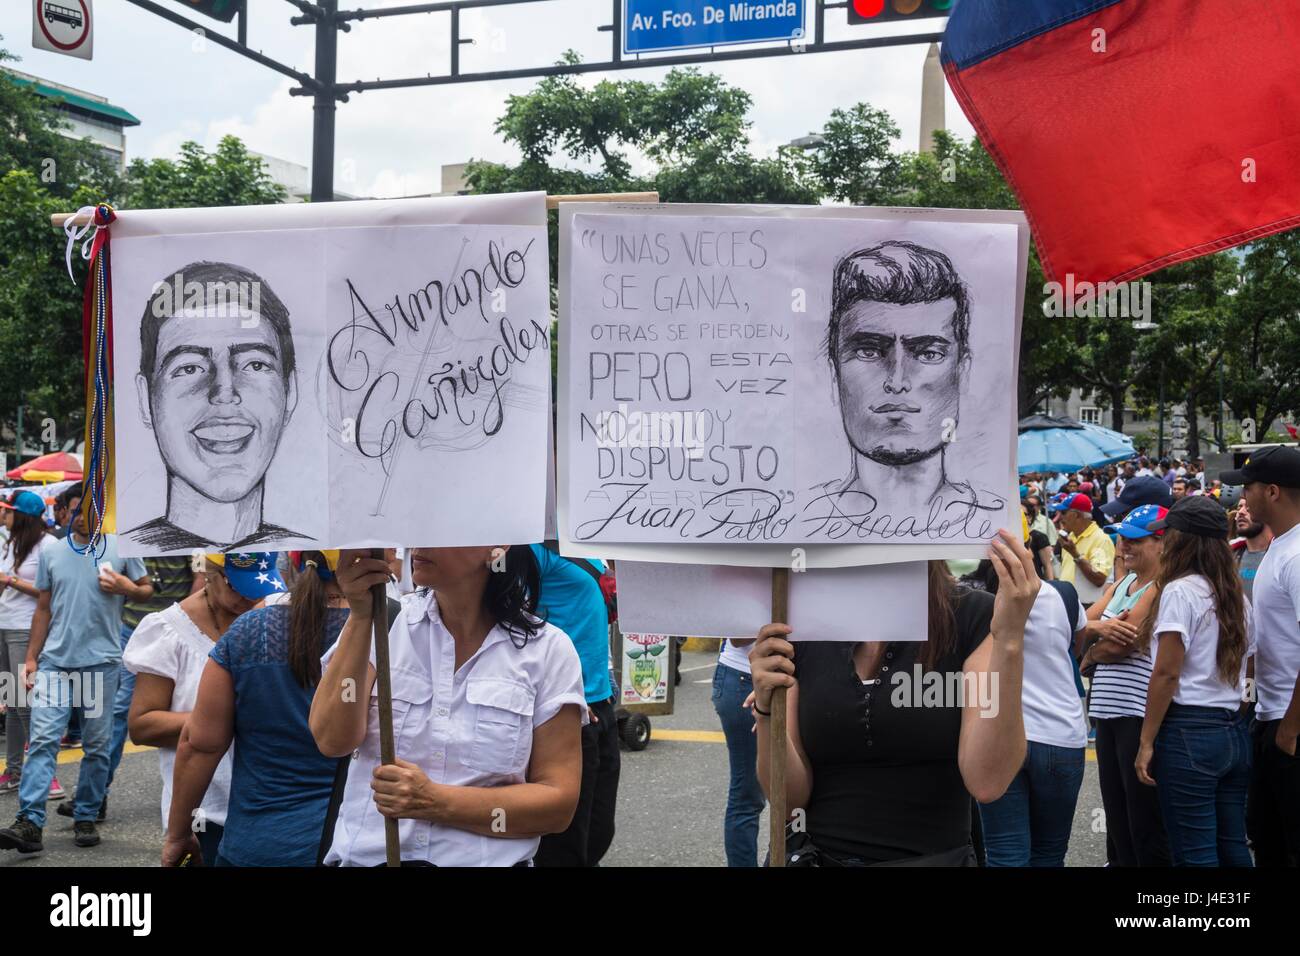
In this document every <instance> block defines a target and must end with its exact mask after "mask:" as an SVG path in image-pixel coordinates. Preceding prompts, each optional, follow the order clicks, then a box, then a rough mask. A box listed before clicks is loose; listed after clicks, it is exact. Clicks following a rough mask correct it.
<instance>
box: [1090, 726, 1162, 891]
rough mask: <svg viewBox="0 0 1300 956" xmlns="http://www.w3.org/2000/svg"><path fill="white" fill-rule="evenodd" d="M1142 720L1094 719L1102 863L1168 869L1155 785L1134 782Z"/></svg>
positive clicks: (1136, 779)
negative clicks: (1104, 857)
mask: <svg viewBox="0 0 1300 956" xmlns="http://www.w3.org/2000/svg"><path fill="white" fill-rule="evenodd" d="M1141 740H1142V718H1141V717H1132V716H1130V717H1105V718H1101V719H1099V720H1098V721H1097V780H1098V784H1099V786H1100V788H1101V805H1102V808H1103V809H1104V810H1105V812H1106V842H1107V847H1108V849H1109V850H1112V851H1113V856H1112V855H1111V853H1109V852H1108V853H1107V859H1109V860H1110V862H1111V863H1112V864H1113V865H1115V866H1168V865H1169V841H1168V840H1166V839H1165V825H1164V821H1163V820H1161V818H1160V798H1159V797H1157V796H1156V790H1155V787H1148V786H1147V785H1146V784H1144V783H1142V782H1141V781H1139V780H1138V778H1137V767H1136V766H1135V763H1136V761H1137V752H1138V745H1139V744H1140V743H1141Z"/></svg>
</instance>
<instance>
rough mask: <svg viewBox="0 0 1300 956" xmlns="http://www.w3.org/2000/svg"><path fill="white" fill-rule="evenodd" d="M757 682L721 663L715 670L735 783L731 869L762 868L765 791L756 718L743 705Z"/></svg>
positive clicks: (728, 830)
mask: <svg viewBox="0 0 1300 956" xmlns="http://www.w3.org/2000/svg"><path fill="white" fill-rule="evenodd" d="M753 689H754V682H753V680H752V679H751V678H750V676H749V675H748V674H745V673H743V672H741V671H738V670H736V669H734V668H731V667H727V666H726V665H725V664H719V665H718V666H717V667H716V668H715V669H714V671H713V709H714V710H716V711H717V712H718V720H719V721H720V722H721V723H722V734H723V736H724V737H726V738H727V760H728V763H729V764H730V767H731V783H730V785H729V786H728V787H727V815H726V817H725V818H724V819H723V824H722V845H723V847H724V848H725V850H726V853H727V866H758V818H759V815H760V814H762V812H763V803H764V800H763V788H762V787H760V786H759V783H758V738H757V737H756V736H754V718H753V715H751V714H750V712H749V711H748V710H746V709H745V708H744V707H742V706H741V704H742V703H744V700H745V698H746V697H748V696H749V692H750V691H751V690H753Z"/></svg>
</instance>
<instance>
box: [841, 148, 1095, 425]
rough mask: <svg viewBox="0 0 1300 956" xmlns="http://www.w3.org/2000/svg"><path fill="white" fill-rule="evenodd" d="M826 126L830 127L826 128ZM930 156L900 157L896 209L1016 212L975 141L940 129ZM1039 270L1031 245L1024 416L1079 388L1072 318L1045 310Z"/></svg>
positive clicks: (1019, 388) (1019, 401)
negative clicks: (1044, 403)
mask: <svg viewBox="0 0 1300 956" xmlns="http://www.w3.org/2000/svg"><path fill="white" fill-rule="evenodd" d="M828 128H829V127H828ZM934 138H935V144H934V152H933V153H913V154H910V155H909V156H907V157H905V161H904V168H903V170H902V172H901V174H900V176H901V180H902V183H903V186H904V189H903V191H902V192H901V193H899V194H898V195H897V202H898V204H900V205H908V206H925V207H929V208H943V209H1019V208H1020V206H1019V204H1018V203H1017V201H1016V197H1015V193H1013V192H1012V191H1011V187H1010V186H1008V185H1007V182H1006V180H1005V179H1003V178H1002V173H1001V171H1000V170H999V169H998V168H997V165H996V164H995V163H994V162H993V158H992V157H991V156H989V154H988V151H987V150H985V149H984V147H983V146H982V145H981V144H980V142H979V140H976V139H972V140H962V139H959V138H958V137H956V136H953V135H952V134H951V133H949V132H947V131H945V130H938V131H936V132H935V134H934ZM1044 304H1045V288H1044V279H1043V267H1042V264H1041V263H1040V262H1039V260H1038V252H1037V250H1036V249H1035V248H1034V247H1033V246H1032V245H1031V246H1030V249H1029V265H1028V268H1027V270H1026V273H1025V302H1024V309H1023V311H1022V312H1021V318H1020V375H1019V378H1018V379H1017V382H1016V406H1017V410H1018V412H1017V413H1018V414H1019V415H1020V416H1021V417H1023V416H1025V415H1028V414H1030V413H1031V412H1032V411H1033V410H1034V409H1035V408H1036V407H1037V406H1038V405H1039V404H1040V403H1041V402H1043V401H1044V400H1045V399H1047V398H1049V397H1052V396H1064V395H1067V394H1069V391H1070V389H1071V387H1073V386H1074V385H1078V384H1081V383H1080V376H1079V341H1078V338H1077V335H1076V334H1075V331H1074V329H1073V327H1072V323H1073V320H1069V319H1065V320H1063V319H1060V318H1054V317H1051V316H1049V315H1047V314H1046V312H1045V311H1044Z"/></svg>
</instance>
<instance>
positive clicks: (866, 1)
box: [849, 0, 953, 23]
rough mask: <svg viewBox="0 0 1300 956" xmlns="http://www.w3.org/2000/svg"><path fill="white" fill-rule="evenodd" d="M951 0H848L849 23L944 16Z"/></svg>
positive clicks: (950, 6) (947, 12) (950, 5)
mask: <svg viewBox="0 0 1300 956" xmlns="http://www.w3.org/2000/svg"><path fill="white" fill-rule="evenodd" d="M952 3H953V0H849V23H889V22H892V21H896V20H921V19H924V18H926V17H946V16H947V15H948V14H949V13H950V12H951V11H952Z"/></svg>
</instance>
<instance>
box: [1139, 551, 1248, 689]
mask: <svg viewBox="0 0 1300 956" xmlns="http://www.w3.org/2000/svg"><path fill="white" fill-rule="evenodd" d="M1164 539H1165V545H1164V548H1163V549H1162V550H1161V552H1160V570H1159V571H1157V572H1156V580H1155V587H1156V594H1155V600H1153V601H1152V602H1151V605H1150V607H1148V608H1147V613H1146V617H1145V618H1144V619H1143V621H1142V629H1141V631H1140V632H1139V635H1138V643H1139V645H1140V646H1141V647H1142V648H1146V647H1149V646H1150V644H1151V641H1152V640H1153V639H1154V638H1155V625H1156V616H1157V615H1158V614H1159V611H1160V592H1161V591H1163V590H1164V589H1165V587H1166V586H1167V585H1168V584H1169V583H1170V582H1171V581H1176V580H1178V579H1179V578H1182V577H1186V576H1188V575H1190V574H1199V575H1201V576H1202V577H1204V578H1205V580H1206V581H1208V582H1209V584H1210V592H1211V593H1212V594H1213V595H1214V613H1215V616H1216V617H1217V618H1218V622H1219V646H1218V648H1217V649H1216V650H1215V654H1214V659H1215V662H1216V663H1217V664H1218V668H1219V678H1220V679H1221V680H1222V681H1223V682H1224V683H1225V684H1235V683H1236V682H1237V679H1238V677H1239V676H1240V674H1241V662H1242V660H1244V659H1245V657H1246V650H1247V647H1248V645H1249V638H1248V637H1247V635H1246V595H1245V592H1244V590H1243V589H1242V586H1241V578H1240V577H1239V576H1238V574H1237V562H1236V559H1235V558H1234V557H1233V555H1232V549H1231V548H1230V547H1229V546H1228V542H1227V539H1226V538H1207V537H1202V536H1201V535H1196V534H1185V533H1183V532H1181V531H1179V530H1178V529H1176V528H1166V529H1165V533H1164Z"/></svg>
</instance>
